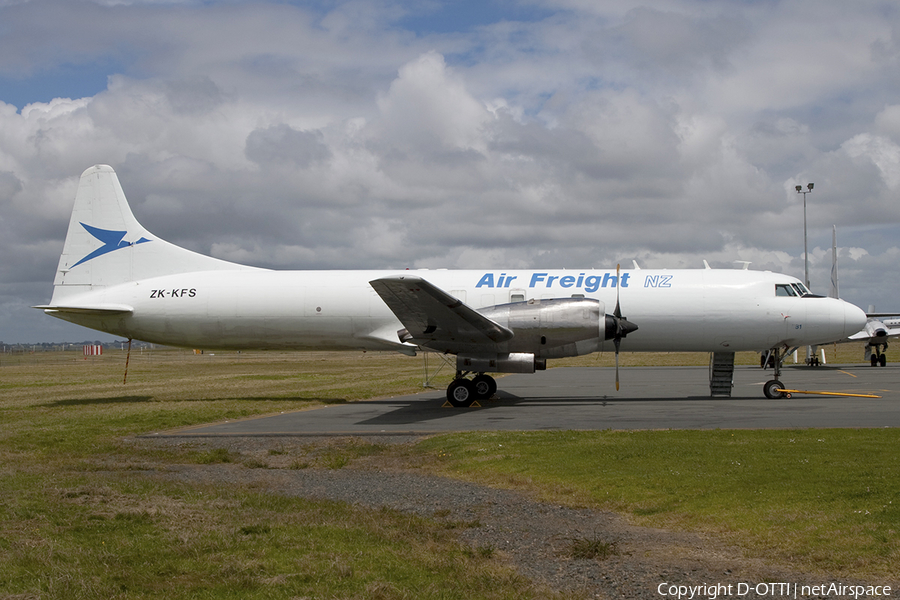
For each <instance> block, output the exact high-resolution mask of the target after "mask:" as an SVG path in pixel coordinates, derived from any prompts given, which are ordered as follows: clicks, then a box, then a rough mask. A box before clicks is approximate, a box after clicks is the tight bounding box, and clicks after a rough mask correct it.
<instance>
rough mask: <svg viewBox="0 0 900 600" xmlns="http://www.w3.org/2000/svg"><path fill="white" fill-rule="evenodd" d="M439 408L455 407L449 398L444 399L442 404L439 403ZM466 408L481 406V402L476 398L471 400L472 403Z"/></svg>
mask: <svg viewBox="0 0 900 600" xmlns="http://www.w3.org/2000/svg"><path fill="white" fill-rule="evenodd" d="M441 408H457V407H455V406H453V405H452V404H450V401H449V400H445V401H444V403H443V404H441ZM466 408H481V404H479V403H478V400H473V401H472V404H470V405H469V406H467V407H466Z"/></svg>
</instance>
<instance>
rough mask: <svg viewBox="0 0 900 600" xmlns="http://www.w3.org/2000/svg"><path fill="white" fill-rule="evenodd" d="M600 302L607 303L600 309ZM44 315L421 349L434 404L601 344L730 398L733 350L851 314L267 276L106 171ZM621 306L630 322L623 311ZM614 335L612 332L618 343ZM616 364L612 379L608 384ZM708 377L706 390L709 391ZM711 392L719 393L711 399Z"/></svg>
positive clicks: (458, 282)
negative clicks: (427, 355)
mask: <svg viewBox="0 0 900 600" xmlns="http://www.w3.org/2000/svg"><path fill="white" fill-rule="evenodd" d="M610 307H613V309H612V311H610V310H609V308H610ZM36 308H40V309H42V310H44V311H45V312H46V313H47V314H50V315H52V316H54V317H57V318H60V319H64V320H67V321H71V322H73V323H78V324H80V325H84V326H86V327H90V328H93V329H97V330H100V331H105V332H108V333H112V334H115V335H120V336H124V337H127V338H128V339H139V340H144V341H148V342H154V343H159V344H166V345H172V346H182V347H188V348H207V349H251V348H257V349H270V348H271V349H274V348H281V349H295V350H304V349H317V350H322V349H333V350H354V349H367V350H394V351H397V352H402V353H404V354H410V355H414V354H415V353H416V352H417V351H418V350H422V349H427V350H432V351H436V352H441V353H445V354H451V355H456V368H457V375H456V378H455V380H454V381H453V382H452V383H451V384H450V385H449V386H448V389H447V397H448V400H449V401H450V402H451V403H452V404H454V405H456V406H468V405H470V404H471V403H472V402H473V401H474V400H476V399H479V398H481V399H483V398H487V397H489V396H490V395H492V394H493V393H494V391H496V382H495V380H494V379H493V378H492V377H491V376H490V375H488V373H497V372H500V373H510V372H516V373H522V372H534V371H535V370H539V369H543V368H546V361H547V359H553V358H562V357H567V356H579V355H583V354H589V353H592V352H597V351H607V350H608V351H614V352H615V353H616V358H617V365H618V352H619V349H620V347H625V348H627V349H628V350H629V351H693V352H697V351H700V352H710V353H712V354H713V356H714V359H715V363H716V368H715V369H714V374H713V376H712V377H711V381H710V386H711V393H713V394H715V393H721V394H723V395H730V385H731V374H732V372H733V368H734V367H733V365H734V353H735V352H737V351H743V350H756V351H760V350H765V349H769V350H770V351H771V352H772V354H773V355H774V356H775V357H776V358H777V360H776V361H775V379H773V380H772V381H769V382H767V383H766V384H765V385H764V393H765V395H766V396H768V397H770V398H771V397H780V396H781V394H782V393H781V392H779V391H778V390H780V389H782V388H783V387H784V386H783V385H782V383H781V382H780V381H778V375H779V368H780V366H781V363H782V361H783V359H784V356H785V355H786V354H787V353H788V352H789V351H790V349H791V348H795V347H798V346H803V345H809V344H820V343H825V342H829V341H832V340H835V339H839V338H845V337H848V336H849V335H851V334H852V333H855V332H857V331H859V330H860V329H861V328H862V327H863V325H864V323H865V314H864V313H863V312H862V311H861V310H860V309H859V308H857V307H855V306H853V305H852V304H848V303H846V302H844V301H842V300H839V299H834V298H824V297H818V296H812V295H809V294H808V291H807V290H805V288H804V287H803V284H802V283H800V281H799V280H798V279H796V278H794V277H790V276H787V275H782V274H777V273H771V272H759V271H750V270H716V269H695V270H649V269H644V270H634V271H624V272H623V271H619V270H618V269H616V270H591V269H585V270H499V269H497V270H459V271H449V270H434V271H427V270H419V271H400V272H397V271H272V270H267V269H259V268H255V267H250V266H245V265H239V264H235V263H230V262H227V261H223V260H219V259H215V258H212V257H208V256H203V255H201V254H197V253H195V252H192V251H189V250H186V249H184V248H180V247H178V246H175V245H173V244H170V243H168V242H165V241H163V240H162V239H160V238H158V237H157V236H155V235H153V234H152V233H150V232H149V231H147V230H146V229H144V227H143V226H141V224H140V223H138V221H137V220H136V219H135V217H134V215H133V214H132V212H131V209H130V207H129V206H128V202H127V201H126V199H125V194H124V192H123V191H122V187H121V185H120V184H119V180H118V178H117V177H116V174H115V172H114V171H113V169H112V168H111V167H109V166H106V165H97V166H94V167H91V168H89V169H87V170H86V171H85V172H84V173H83V174H82V176H81V179H80V181H79V185H78V191H77V193H76V196H75V205H74V207H73V210H72V217H71V220H70V222H69V229H68V233H67V236H66V241H65V244H64V247H63V252H62V255H61V256H60V260H59V267H58V269H57V273H56V277H55V279H54V288H53V297H52V299H51V301H50V303H49V304H47V305H42V306H38V307H36ZM623 313H627V314H628V315H629V317H628V318H625V317H624V316H623ZM626 338H627V339H626ZM618 376H619V374H618V366H617V368H616V387H617V389H618ZM714 384H715V386H714ZM717 389H718V392H717Z"/></svg>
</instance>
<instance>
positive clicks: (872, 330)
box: [848, 319, 900, 341]
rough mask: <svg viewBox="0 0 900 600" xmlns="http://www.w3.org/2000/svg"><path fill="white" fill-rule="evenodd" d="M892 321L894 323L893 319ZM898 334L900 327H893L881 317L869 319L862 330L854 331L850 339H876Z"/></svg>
mask: <svg viewBox="0 0 900 600" xmlns="http://www.w3.org/2000/svg"><path fill="white" fill-rule="evenodd" d="M890 323H891V324H893V320H891V321H890ZM898 335H900V327H892V326H891V325H889V324H888V323H886V322H884V321H882V320H881V319H869V320H868V322H866V325H865V327H864V328H863V330H862V331H860V332H859V333H854V334H853V335H851V336H850V337H849V338H848V339H849V340H851V341H867V340H873V341H874V340H879V339H882V340H883V339H885V338H888V337H895V336H898Z"/></svg>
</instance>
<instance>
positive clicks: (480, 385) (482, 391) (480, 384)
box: [472, 375, 497, 400]
mask: <svg viewBox="0 0 900 600" xmlns="http://www.w3.org/2000/svg"><path fill="white" fill-rule="evenodd" d="M472 389H473V390H474V391H475V399H476V400H487V399H488V398H490V397H491V396H493V395H494V393H495V392H496V391H497V382H496V381H494V378H493V377H491V376H490V375H478V376H477V377H475V378H473V379H472Z"/></svg>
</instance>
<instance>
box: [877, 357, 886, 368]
mask: <svg viewBox="0 0 900 600" xmlns="http://www.w3.org/2000/svg"><path fill="white" fill-rule="evenodd" d="M878 364H879V365H881V366H882V367H886V366H887V355H886V354H882V355H881V356H879V357H878Z"/></svg>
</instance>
